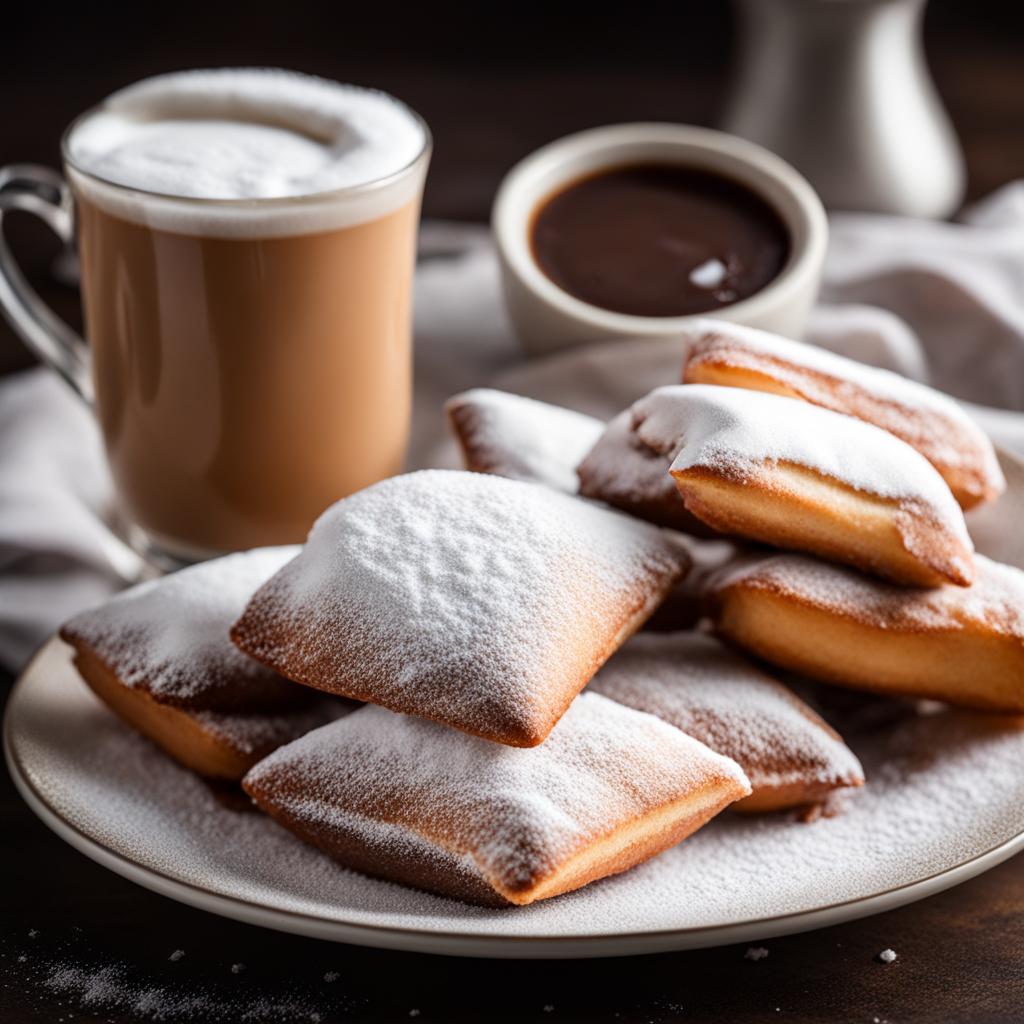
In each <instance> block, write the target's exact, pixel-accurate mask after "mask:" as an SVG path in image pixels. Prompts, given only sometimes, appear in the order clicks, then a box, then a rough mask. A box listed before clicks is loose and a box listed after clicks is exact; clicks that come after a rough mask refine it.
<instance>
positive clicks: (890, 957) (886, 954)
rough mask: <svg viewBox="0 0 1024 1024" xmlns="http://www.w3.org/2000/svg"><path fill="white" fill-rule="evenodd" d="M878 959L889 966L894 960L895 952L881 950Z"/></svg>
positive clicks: (892, 950)
mask: <svg viewBox="0 0 1024 1024" xmlns="http://www.w3.org/2000/svg"><path fill="white" fill-rule="evenodd" d="M878 959H879V960H881V961H882V963H883V964H891V963H893V961H894V960H895V959H896V950H894V949H883V950H882V952H881V953H879V954H878Z"/></svg>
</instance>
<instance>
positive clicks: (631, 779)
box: [243, 694, 750, 906]
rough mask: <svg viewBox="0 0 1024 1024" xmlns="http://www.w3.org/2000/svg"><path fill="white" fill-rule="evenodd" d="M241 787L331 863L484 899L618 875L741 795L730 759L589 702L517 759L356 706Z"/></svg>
mask: <svg viewBox="0 0 1024 1024" xmlns="http://www.w3.org/2000/svg"><path fill="white" fill-rule="evenodd" d="M243 786H244V787H245V789H246V791H247V792H248V793H249V795H250V796H251V797H252V798H253V800H255V801H256V803H257V804H258V805H259V806H260V807H261V808H262V809H263V810H264V811H266V812H267V813H268V814H270V815H271V816H272V817H273V818H275V819H276V820H277V821H279V822H280V823H281V824H282V825H284V826H285V827H286V828H288V829H290V830H291V831H292V832H294V833H295V834H296V835H298V836H299V837H300V838H302V839H304V840H306V841H307V842H309V843H312V844H314V845H315V846H318V847H319V848H320V849H321V850H323V851H324V852H326V853H328V854H330V855H331V856H332V857H334V858H336V859H337V860H338V861H340V862H341V863H342V864H344V865H345V866H346V867H350V868H354V869H355V870H357V871H362V872H364V873H366V874H370V875H375V876H377V877H378V878H385V879H389V880H391V881H395V882H401V883H403V884H405V885H412V886H415V887H417V888H421V889H428V890H430V891H432V892H437V893H441V894H443V895H446V896H453V897H455V898H456V899H460V900H466V901H469V902H473V903H483V904H486V905H499V906H501V905H508V904H527V903H533V902H535V901H536V900H542V899H548V898H550V897H552V896H557V895H559V894H561V893H564V892H569V891H571V890H573V889H578V888H580V887H581V886H584V885H587V884H588V883H589V882H592V881H594V880H595V879H598V878H603V877H605V876H607V875H612V874H616V873H618V872H620V871H625V870H627V869H628V868H631V867H633V866H634V865H635V864H639V863H640V862H642V861H644V860H647V859H648V858H650V857H653V856H654V855H655V854H657V853H660V852H661V851H662V850H664V849H666V848H668V847H669V846H673V845H675V844H676V843H678V842H679V841H680V840H682V839H684V838H685V837H686V836H688V835H690V834H691V833H692V832H694V831H695V830H696V829H698V828H700V827H701V825H703V824H704V823H705V822H706V821H708V819H710V818H712V817H714V815H716V814H717V813H718V812H719V811H720V810H722V808H723V807H725V806H727V805H728V804H730V803H731V802H732V801H734V800H736V799H738V798H740V797H742V796H745V795H746V794H747V793H749V792H750V787H749V786H748V785H747V780H746V778H745V777H744V775H743V772H742V771H741V770H740V768H739V766H738V765H736V764H735V763H734V762H733V761H730V760H729V759H728V758H725V757H722V756H720V755H718V754H714V753H712V752H711V751H710V750H708V749H707V747H705V746H704V745H703V744H701V743H698V742H697V741H696V740H694V739H691V738H690V737H689V736H685V735H684V734H683V733H681V732H679V730H677V729H674V728H672V727H671V726H669V725H666V724H665V723H664V722H660V721H658V719H656V718H654V717H653V716H651V715H645V714H642V713H640V712H638V711H633V710H632V709H630V708H626V707H623V706H621V705H619V704H616V703H614V702H612V701H609V700H606V699H605V698H603V697H600V696H597V695H596V694H584V695H582V696H580V697H579V698H577V699H576V700H575V701H574V702H573V704H572V707H570V708H569V710H568V711H567V712H566V713H565V715H564V716H563V717H562V719H561V721H559V723H558V724H557V725H556V726H555V728H554V729H553V730H552V732H551V735H550V736H549V737H548V739H547V741H546V742H545V743H544V744H543V745H541V746H539V747H535V748H533V749H529V750H522V749H515V748H512V747H507V746H502V745H500V744H496V743H490V742H488V741H487V740H482V739H478V738H476V737H473V736H468V735H466V734H465V733H458V732H453V731H451V730H450V729H446V728H445V727H444V726H441V725H438V724H437V723H435V722H429V721H426V720H425V719H421V718H414V717H409V716H405V715H396V714H393V713H392V712H390V711H386V710H384V709H383V708H376V707H366V708H363V709H361V710H359V711H357V712H355V713H354V714H352V715H350V716H349V717H348V718H346V719H344V720H342V721H340V722H336V723H334V724H333V725H329V726H326V727H324V728H322V729H318V730H316V731H315V732H312V733H310V734H308V735H307V736H305V737H303V738H302V739H301V740H298V741H296V742H295V743H291V744H289V745H288V746H287V747H282V748H281V749H279V750H278V751H276V752H275V753H274V754H272V755H271V756H270V757H268V758H267V759H266V760H264V761H262V762H260V764H258V765H257V766H256V767H255V768H253V769H252V771H250V772H249V774H248V775H247V776H246V777H245V779H244V781H243Z"/></svg>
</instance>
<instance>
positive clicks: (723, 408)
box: [633, 384, 973, 550]
mask: <svg viewBox="0 0 1024 1024" xmlns="http://www.w3.org/2000/svg"><path fill="white" fill-rule="evenodd" d="M633 429H634V430H635V432H636V433H637V435H638V436H639V437H640V439H641V440H642V441H643V442H644V443H645V444H647V445H649V446H650V447H651V448H654V449H655V450H657V451H661V452H665V453H666V454H672V456H673V462H672V469H673V470H686V469H693V468H704V469H711V470H714V471H716V472H719V473H723V474H726V475H728V476H730V477H731V478H733V479H735V478H747V477H754V478H756V477H757V476H759V475H761V474H763V473H764V470H765V464H766V463H767V464H772V463H780V462H781V463H790V464H793V465H797V466H802V467H804V468H806V469H809V470H812V471H814V472H816V473H819V474H821V475H822V476H824V477H828V478H830V479H832V480H837V481H840V482H841V483H843V484H845V485H846V486H848V487H851V488H853V489H854V490H858V491H862V492H864V493H867V494H871V495H877V496H879V497H882V498H889V499H893V500H896V501H899V502H904V503H914V504H916V505H920V506H923V507H924V508H926V509H927V510H928V513H929V517H930V518H932V519H934V520H936V521H937V522H939V523H940V524H941V525H942V526H943V528H944V529H946V530H947V531H949V532H950V533H951V534H953V535H954V536H955V537H956V538H957V539H958V540H959V541H960V543H961V544H963V546H964V547H966V548H967V550H973V546H972V544H971V540H970V538H969V537H968V535H967V525H966V523H965V522H964V517H963V513H962V511H961V510H960V507H959V505H957V503H956V500H955V499H954V498H953V495H952V493H951V492H950V490H949V488H948V487H947V486H946V483H945V481H944V480H943V479H942V477H941V476H939V474H938V472H937V471H936V470H935V468H934V467H933V466H932V465H931V463H929V462H928V460H927V459H925V457H924V456H923V455H921V454H920V453H919V452H917V451H915V450H914V449H913V448H911V447H910V445H908V444H906V443H905V442H903V441H901V440H899V438H897V437H894V436H893V435H892V434H889V433H888V432H886V431H884V430H882V429H881V428H879V427H875V426H873V425H872V424H870V423H863V422H861V421H860V420H857V419H854V418H852V417H850V416H844V415H842V414H841V413H836V412H832V411H831V410H829V409H822V408H819V407H818V406H815V405H810V404H808V403H805V402H794V401H793V400H792V399H789V398H782V397H780V396H778V395H771V394H767V393H764V392H760V391H747V390H744V389H740V388H727V387H717V386H715V385H708V384H688V385H676V386H672V387H663V388H658V389H656V390H655V391H653V392H651V394H650V395H648V396H647V397H646V398H643V399H641V400H640V401H639V402H637V403H636V404H635V405H634V406H633Z"/></svg>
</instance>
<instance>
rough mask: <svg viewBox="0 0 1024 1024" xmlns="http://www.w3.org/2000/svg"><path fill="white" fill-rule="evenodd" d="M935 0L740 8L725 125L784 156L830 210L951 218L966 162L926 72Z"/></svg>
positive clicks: (796, 1) (758, 2) (758, 3)
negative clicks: (930, 0) (926, 21)
mask: <svg viewBox="0 0 1024 1024" xmlns="http://www.w3.org/2000/svg"><path fill="white" fill-rule="evenodd" d="M925 3H926V0H736V8H737V12H738V15H739V23H740V46H739V62H738V68H737V73H736V77H735V81H734V88H733V93H732V98H731V101H730V103H729V107H728V110H727V114H726V117H725V124H724V127H725V129H726V131H730V132H734V133H735V134H737V135H741V136H743V137H745V138H748V139H751V140H752V141H754V142H758V143H760V144H761V145H762V146H765V147H766V148H768V149H770V150H773V151H774V152H776V153H778V154H779V155H780V156H781V157H783V158H784V159H785V160H788V161H789V162H790V163H791V164H793V166H794V167H796V168H797V170H799V171H800V172H801V173H803V174H804V176H805V177H806V178H807V179H808V180H809V181H810V182H811V184H812V185H813V186H814V188H815V189H816V190H817V192H818V194H819V195H820V196H821V198H822V200H823V201H824V203H825V205H826V206H827V207H829V208H831V209H839V210H871V211H876V212H880V213H896V214H905V215H909V216H917V217H946V216H948V215H949V214H951V213H952V212H953V211H954V210H956V208H957V207H958V206H959V205H960V202H961V200H962V198H963V191H964V165H963V156H962V153H961V150H960V146H959V143H958V142H957V139H956V135H955V134H954V132H953V128H952V126H951V124H950V121H949V118H948V117H947V115H946V113H945V110H944V109H943V107H942V104H941V102H940V100H939V97H938V94H937V93H936V91H935V87H934V85H933V83H932V80H931V77H930V75H929V73H928V68H927V65H926V64H925V59H924V51H923V46H922V39H921V23H922V18H923V14H924V8H925Z"/></svg>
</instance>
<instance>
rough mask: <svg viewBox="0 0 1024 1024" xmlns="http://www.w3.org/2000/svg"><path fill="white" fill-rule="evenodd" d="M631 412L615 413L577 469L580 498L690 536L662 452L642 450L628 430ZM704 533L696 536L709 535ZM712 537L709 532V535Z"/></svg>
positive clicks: (686, 515) (687, 517)
mask: <svg viewBox="0 0 1024 1024" xmlns="http://www.w3.org/2000/svg"><path fill="white" fill-rule="evenodd" d="M632 418H633V417H632V412H631V411H630V410H629V409H626V410H625V411H624V412H621V413H619V415H618V416H616V417H615V418H614V419H613V420H612V421H611V423H609V424H608V427H607V429H606V430H605V431H604V433H603V434H602V435H601V436H600V437H599V438H598V439H597V442H596V443H595V444H594V446H593V448H592V449H591V450H590V451H589V452H588V453H587V456H586V458H585V459H583V461H582V462H581V463H580V464H579V466H578V467H577V470H576V473H577V476H578V477H579V491H580V494H582V495H584V496H586V497H588V498H596V499H597V500H599V501H604V502H607V503H608V504H609V505H613V506H614V507H615V508H621V509H623V510H625V511H628V512H630V513H631V514H633V515H636V516H640V518H642V519H647V520H648V521H650V522H652V523H657V524H659V525H660V526H669V527H673V528H674V529H680V530H686V531H687V532H689V531H691V530H692V529H693V527H694V523H695V522H697V523H698V525H700V526H703V524H699V521H697V520H695V518H694V516H693V515H692V514H691V513H690V512H688V511H687V510H686V506H685V505H684V504H683V499H682V498H681V497H680V496H679V491H678V489H677V488H676V484H675V481H674V480H673V479H672V477H671V475H670V474H669V471H668V468H669V465H670V464H671V462H672V459H671V458H670V456H668V455H666V454H665V453H664V452H660V451H655V450H654V449H652V448H650V447H648V446H647V445H645V444H644V443H643V442H642V441H641V440H640V439H639V438H638V437H637V435H636V434H635V433H634V432H633V430H632ZM709 529H710V528H707V527H704V528H703V530H702V531H701V532H705V533H706V532H709ZM710 532H714V531H710Z"/></svg>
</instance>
